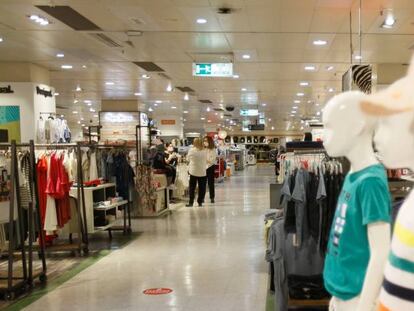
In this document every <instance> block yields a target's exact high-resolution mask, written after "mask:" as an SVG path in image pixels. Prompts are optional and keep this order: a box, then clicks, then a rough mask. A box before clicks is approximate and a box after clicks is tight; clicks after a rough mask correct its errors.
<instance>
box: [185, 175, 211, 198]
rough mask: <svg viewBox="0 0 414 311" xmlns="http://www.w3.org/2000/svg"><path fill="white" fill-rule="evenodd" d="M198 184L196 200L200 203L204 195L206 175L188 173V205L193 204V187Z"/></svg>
mask: <svg viewBox="0 0 414 311" xmlns="http://www.w3.org/2000/svg"><path fill="white" fill-rule="evenodd" d="M197 184H198V197H197V202H198V204H200V205H201V204H202V203H203V200H204V196H205V195H206V186H207V185H206V184H207V177H206V176H203V177H197V176H193V175H190V185H189V192H190V205H192V204H194V198H195V189H196V187H197Z"/></svg>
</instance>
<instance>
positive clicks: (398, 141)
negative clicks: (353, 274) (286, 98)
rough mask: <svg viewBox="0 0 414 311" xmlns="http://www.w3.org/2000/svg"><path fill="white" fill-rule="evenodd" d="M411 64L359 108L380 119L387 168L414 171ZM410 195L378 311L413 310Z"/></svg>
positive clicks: (381, 148)
mask: <svg viewBox="0 0 414 311" xmlns="http://www.w3.org/2000/svg"><path fill="white" fill-rule="evenodd" d="M413 84H414V62H413V61H412V62H411V66H410V70H409V73H408V75H407V76H406V77H404V78H403V79H401V80H399V81H397V82H395V83H394V84H392V85H391V86H390V87H389V88H387V89H385V90H384V91H381V92H378V93H376V94H374V95H372V96H369V97H367V98H366V100H365V101H364V102H362V103H361V107H362V109H363V110H364V111H365V112H366V113H367V114H370V115H376V116H380V117H381V118H380V120H379V124H378V129H377V131H376V135H375V143H376V147H377V149H378V152H379V154H380V156H381V158H382V160H383V162H384V164H385V165H386V166H387V167H389V168H410V169H411V170H414V143H413V142H414V127H413V125H414V91H413V89H412V85H413ZM413 206H414V192H411V193H410V195H409V196H408V198H407V199H406V200H405V202H404V204H403V205H402V206H401V208H400V211H399V213H398V216H397V220H396V223H395V227H394V228H395V229H394V235H393V240H392V245H391V252H390V256H389V260H388V263H387V265H386V267H385V280H384V285H383V288H382V290H381V294H380V307H379V309H378V310H384V311H386V310H391V311H400V310H414V271H413V269H412V267H413V262H414V245H413V243H412V241H413V238H414V208H413Z"/></svg>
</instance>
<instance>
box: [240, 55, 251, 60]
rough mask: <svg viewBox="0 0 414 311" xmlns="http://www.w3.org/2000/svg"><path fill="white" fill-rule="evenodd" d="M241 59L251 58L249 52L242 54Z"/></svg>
mask: <svg viewBox="0 0 414 311" xmlns="http://www.w3.org/2000/svg"><path fill="white" fill-rule="evenodd" d="M242 57H243V59H250V58H251V56H250V54H243V56H242Z"/></svg>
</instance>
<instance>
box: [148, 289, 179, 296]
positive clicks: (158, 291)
mask: <svg viewBox="0 0 414 311" xmlns="http://www.w3.org/2000/svg"><path fill="white" fill-rule="evenodd" d="M172 292H173V290H172V289H171V288H149V289H146V290H144V291H143V293H144V295H166V294H170V293H172Z"/></svg>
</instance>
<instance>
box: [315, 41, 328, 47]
mask: <svg viewBox="0 0 414 311" xmlns="http://www.w3.org/2000/svg"><path fill="white" fill-rule="evenodd" d="M327 44H328V41H326V40H314V41H313V45H317V46H321V45H327Z"/></svg>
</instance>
